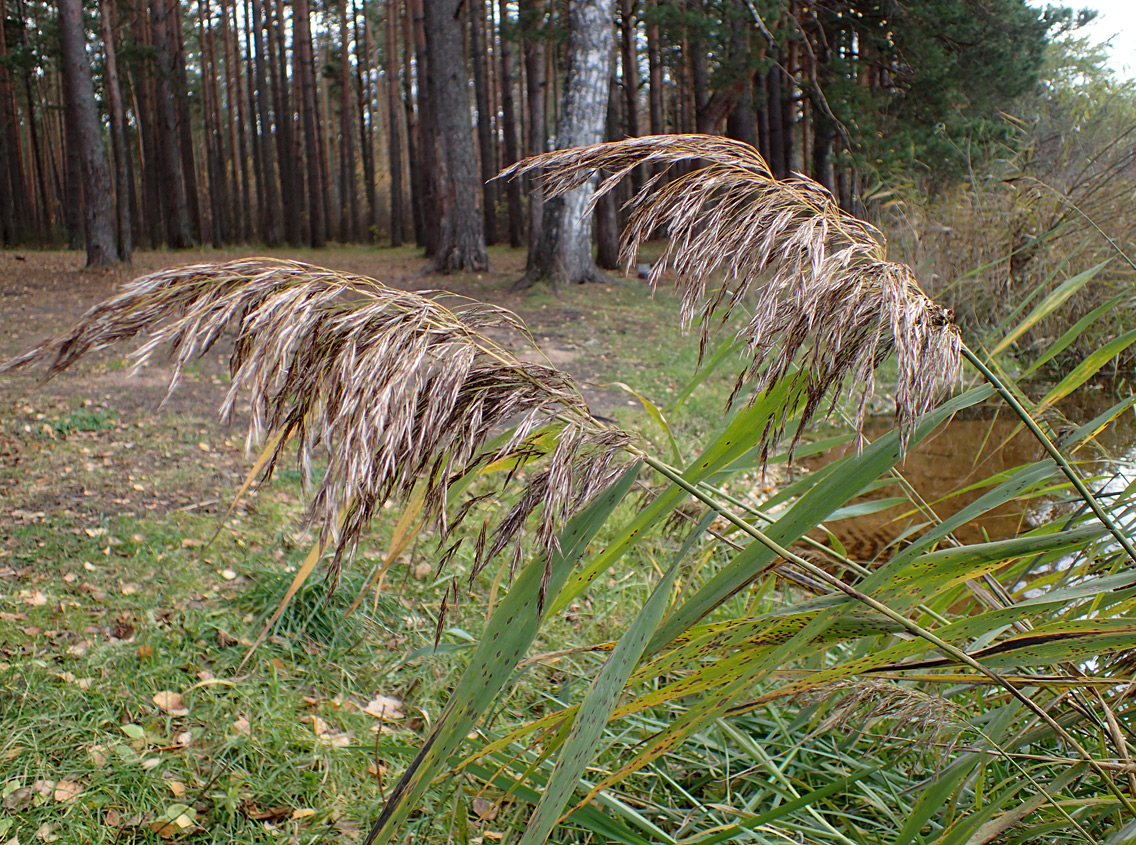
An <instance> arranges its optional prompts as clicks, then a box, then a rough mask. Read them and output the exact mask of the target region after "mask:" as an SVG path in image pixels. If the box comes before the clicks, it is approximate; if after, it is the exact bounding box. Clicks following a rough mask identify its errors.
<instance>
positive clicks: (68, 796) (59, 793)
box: [53, 780, 83, 804]
mask: <svg viewBox="0 0 1136 845" xmlns="http://www.w3.org/2000/svg"><path fill="white" fill-rule="evenodd" d="M82 793H83V787H82V786H80V785H79V784H77V783H75V781H73V780H61V781H59V783H57V784H55V791H54V793H53V794H54V797H55V800H56V801H58V802H59V803H61V804H62V803H65V802H67V801H74V800H75V799H76V798H78V797H79V796H80V795H82Z"/></svg>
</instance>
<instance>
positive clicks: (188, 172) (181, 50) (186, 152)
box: [166, 0, 201, 240]
mask: <svg viewBox="0 0 1136 845" xmlns="http://www.w3.org/2000/svg"><path fill="white" fill-rule="evenodd" d="M166 8H167V10H168V11H169V13H170V14H169V18H168V20H167V24H168V26H169V27H170V43H171V44H172V45H173V49H174V53H173V78H172V79H171V83H172V84H173V88H174V99H175V101H176V113H177V127H178V135H177V137H178V152H179V154H180V155H181V170H182V176H183V178H184V179H185V198H186V211H187V213H188V214H189V225H190V235H191V237H192V238H193V240H198V239H200V237H201V199H200V194H199V193H198V190H197V163H196V161H195V160H194V156H193V124H192V122H191V120H190V115H189V83H188V81H187V79H186V73H185V40H184V38H183V36H182V28H181V2H180V0H172V2H171V3H170V4H169V5H168V6H167V7H166Z"/></svg>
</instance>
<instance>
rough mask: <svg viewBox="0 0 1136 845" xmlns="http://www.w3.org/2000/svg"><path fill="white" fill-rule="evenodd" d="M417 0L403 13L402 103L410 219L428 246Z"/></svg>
mask: <svg viewBox="0 0 1136 845" xmlns="http://www.w3.org/2000/svg"><path fill="white" fill-rule="evenodd" d="M412 7H413V0H406V3H405V13H404V14H403V15H402V61H403V68H402V103H403V110H404V111H405V112H406V161H407V174H408V176H409V177H410V180H409V187H410V219H411V221H412V223H413V227H414V243H416V244H417V245H418V246H420V247H425V246H426V187H425V185H424V182H425V176H424V174H423V168H422V164H421V157H420V156H419V155H418V151H419V150H420V149H422V137H421V136H422V126H421V123H420V117H421V108H420V105H421V103H419V107H416V106H415V102H414V89H415V88H416V87H417V88H418V90H419V92H421V90H422V87H423V80H422V78H421V70H422V68H421V67H419V68H418V70H419V79H418V85H417V86H416V85H415V84H414V69H413V62H412V61H411V59H412V57H413V56H414V55H415V44H416V42H415V38H414V33H415V30H416V29H417V26H416V24H415V22H414V20H413V18H414V12H413V8H412Z"/></svg>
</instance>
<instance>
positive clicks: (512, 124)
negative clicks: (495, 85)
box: [498, 0, 525, 248]
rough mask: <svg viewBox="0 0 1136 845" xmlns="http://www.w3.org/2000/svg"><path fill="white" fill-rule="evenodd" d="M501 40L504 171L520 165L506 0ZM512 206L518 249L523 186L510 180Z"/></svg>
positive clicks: (512, 240)
mask: <svg viewBox="0 0 1136 845" xmlns="http://www.w3.org/2000/svg"><path fill="white" fill-rule="evenodd" d="M498 13H499V16H500V19H501V21H500V28H501V31H500V38H501V41H500V43H501V77H500V78H501V123H502V127H501V128H502V130H503V134H504V136H505V151H504V152H505V155H504V160H503V161H502V166H503V167H509V166H510V165H512V164H515V163H516V162H517V161H518V155H517V110H516V106H515V104H514V100H513V33H512V27H510V26H509V25H508V24H507V21H508V20H509V4H508V2H507V0H498ZM505 194H506V197H507V198H508V206H509V246H511V247H514V248H515V247H519V246H520V245H521V243H523V238H524V227H525V224H524V218H523V211H522V208H521V183H520V181H519V180H517V179H510V180H509V182H508V183H507V184H506V186H505Z"/></svg>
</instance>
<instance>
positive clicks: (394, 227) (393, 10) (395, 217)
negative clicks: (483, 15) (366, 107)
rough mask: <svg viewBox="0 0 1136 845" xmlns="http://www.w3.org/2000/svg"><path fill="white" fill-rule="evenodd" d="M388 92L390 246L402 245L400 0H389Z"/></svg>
mask: <svg viewBox="0 0 1136 845" xmlns="http://www.w3.org/2000/svg"><path fill="white" fill-rule="evenodd" d="M386 3H387V6H386V21H385V26H384V27H383V29H384V33H385V37H386V57H385V58H386V62H387V66H386V77H387V79H386V83H387V84H386V94H387V109H388V111H389V112H390V126H388V127H387V128H388V130H389V131H388V133H387V155H388V157H389V159H390V180H391V187H390V240H391V246H402V237H403V233H402V229H403V226H402V208H403V205H404V202H403V198H402V139H401V138H400V137H399V131H398V129H399V127H398V113H399V110H400V108H401V105H400V103H399V98H398V66H399V60H398V32H397V29H396V27H397V26H398V0H386Z"/></svg>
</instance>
